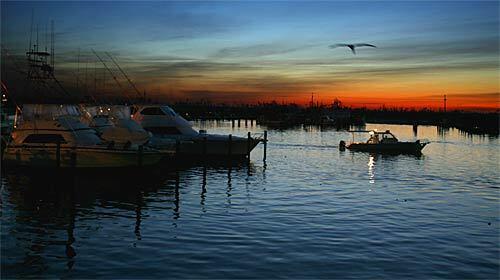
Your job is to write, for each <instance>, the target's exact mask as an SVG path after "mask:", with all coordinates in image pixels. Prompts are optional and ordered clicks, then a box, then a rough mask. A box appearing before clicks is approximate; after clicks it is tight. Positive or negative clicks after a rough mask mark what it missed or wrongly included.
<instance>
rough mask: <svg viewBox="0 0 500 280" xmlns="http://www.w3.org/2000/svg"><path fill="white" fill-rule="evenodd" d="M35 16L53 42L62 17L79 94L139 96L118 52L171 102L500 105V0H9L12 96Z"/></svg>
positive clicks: (67, 78) (72, 84) (140, 83)
mask: <svg viewBox="0 0 500 280" xmlns="http://www.w3.org/2000/svg"><path fill="white" fill-rule="evenodd" d="M32 13H33V15H34V20H33V26H34V31H33V32H32V34H36V29H37V28H36V27H37V26H38V34H39V45H41V46H45V45H46V44H45V42H46V41H50V40H49V39H47V38H50V37H48V36H47V34H48V33H50V32H48V31H46V30H50V21H54V25H55V42H56V43H55V64H56V70H55V71H56V76H57V77H58V79H59V80H61V82H62V84H63V85H64V86H65V88H67V89H68V91H70V92H71V93H74V94H91V95H94V96H101V95H103V96H104V95H113V94H114V95H133V94H134V90H133V88H132V87H131V86H129V85H128V84H127V82H126V80H125V78H124V77H123V75H121V74H119V69H118V68H117V67H116V66H115V65H114V64H113V63H112V62H111V61H110V59H109V58H108V57H107V56H106V55H105V52H108V53H110V54H111V55H112V56H113V57H114V58H115V59H116V61H117V62H118V63H119V65H120V66H121V67H122V68H123V70H124V71H125V72H126V73H127V75H128V76H129V77H130V78H131V80H133V82H134V83H135V85H136V86H137V88H139V90H140V91H145V92H146V93H147V95H148V97H151V98H158V99H162V100H165V101H171V102H175V101H179V100H209V101H212V102H224V103H256V102H268V101H273V100H274V101H277V102H280V103H281V102H285V103H290V102H295V103H300V104H307V103H308V102H309V101H310V99H311V96H312V95H313V96H314V100H315V101H317V102H321V103H324V104H328V103H331V102H332V101H333V99H334V98H339V99H340V100H341V101H342V102H343V103H344V104H347V105H349V106H354V107H362V106H366V107H375V108H376V107H380V106H386V107H407V108H422V107H428V108H435V109H437V108H440V107H442V104H443V101H442V100H443V95H444V94H446V95H447V100H448V101H447V102H448V103H447V105H448V108H457V109H471V110H476V109H493V110H498V109H499V106H500V95H499V92H500V89H499V87H500V85H499V78H500V75H499V40H500V35H499V24H500V23H499V2H498V1H482V2H481V1H470V2H469V1H459V2H454V1H444V2H438V1H418V2H412V1H387V2H382V1H345V2H341V1H322V2H311V1H308V2H300V1H278V2H269V1H262V2H257V1H245V2H237V1H223V2H215V1H210V2H203V1H195V2H188V1H182V2H141V1H132V2H90V1H85V2H17V1H15V2H5V1H2V2H1V41H2V47H3V48H4V50H7V51H8V55H5V53H6V52H5V51H4V52H2V80H3V81H5V83H6V84H7V86H8V87H9V88H11V90H10V91H11V92H15V91H16V89H19V90H18V91H19V92H22V90H21V89H20V88H21V87H20V86H19V82H18V81H17V80H18V79H17V80H16V79H15V78H14V77H16V74H15V73H13V72H15V71H14V70H16V67H14V66H15V65H17V66H19V65H22V61H23V60H24V58H23V56H24V53H25V52H26V51H27V49H28V46H29V40H30V25H31V17H32ZM32 36H33V37H36V35H32ZM33 40H34V39H33ZM337 43H370V44H373V45H376V46H377V48H370V47H362V48H358V49H357V53H356V54H355V55H354V54H353V53H352V52H351V51H350V50H349V49H348V48H345V47H339V48H330V47H329V46H330V45H332V44H337ZM92 50H95V51H96V52H97V53H98V54H99V56H100V57H101V58H102V59H103V60H104V61H105V63H106V65H107V66H108V67H109V68H110V69H111V71H112V72H113V73H114V75H115V76H116V77H117V78H118V79H119V83H120V84H121V87H120V86H118V84H117V83H115V82H114V81H113V79H112V76H111V74H110V73H109V72H108V71H106V70H105V68H104V66H103V64H102V63H100V62H99V60H98V59H97V58H96V56H95V55H94V54H93V53H92ZM16 61H17V62H16ZM16 81H17V82H16ZM19 94H27V93H25V92H23V93H19Z"/></svg>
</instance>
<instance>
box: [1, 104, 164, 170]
mask: <svg viewBox="0 0 500 280" xmlns="http://www.w3.org/2000/svg"><path fill="white" fill-rule="evenodd" d="M22 110H23V111H22V115H21V117H20V118H19V120H20V121H19V122H18V123H16V124H15V126H14V130H13V132H12V135H11V140H10V141H9V142H8V143H7V145H6V148H5V150H4V153H3V162H4V163H5V164H6V165H16V166H28V167H76V168H102V167H135V166H149V165H154V164H157V163H159V162H160V160H161V159H162V158H164V157H165V156H172V155H173V154H174V151H173V150H170V151H169V150H163V151H161V152H160V151H158V150H154V149H152V148H148V147H145V146H142V145H140V146H137V147H134V146H128V147H116V146H115V145H112V143H109V142H105V141H103V140H102V139H101V138H99V137H98V135H97V133H96V131H95V130H94V129H92V128H90V127H89V126H87V125H86V124H84V123H82V122H81V121H80V117H81V116H80V112H79V110H78V107H77V106H75V105H53V104H26V105H24V106H23V108H22Z"/></svg>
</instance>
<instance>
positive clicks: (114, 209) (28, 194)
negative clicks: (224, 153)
mask: <svg viewBox="0 0 500 280" xmlns="http://www.w3.org/2000/svg"><path fill="white" fill-rule="evenodd" d="M131 171H132V170H131ZM255 171H256V167H255V166H254V165H253V163H248V162H241V161H240V162H225V163H219V164H215V165H214V164H211V165H191V166H184V167H183V168H178V169H164V170H160V171H158V170H156V171H147V170H144V169H139V170H138V171H136V172H124V171H123V169H119V170H117V171H115V172H111V171H109V170H107V171H106V172H102V171H96V170H87V171H75V172H65V173H63V172H58V171H54V172H53V173H51V174H48V173H47V172H48V171H47V170H44V171H43V172H42V171H33V170H26V169H8V170H5V171H3V172H2V188H3V191H6V192H8V193H10V195H9V196H8V198H7V200H6V201H3V204H4V206H5V207H7V208H6V209H12V210H10V211H12V212H13V213H9V216H11V217H12V218H13V219H15V222H13V221H11V222H9V221H4V222H6V225H7V224H10V225H13V226H12V227H6V226H5V227H3V230H4V232H3V233H2V238H4V240H3V241H2V244H11V246H16V248H18V250H17V251H18V254H11V255H10V256H9V258H10V260H6V261H5V262H4V261H3V262H2V270H3V271H4V274H2V276H4V277H7V278H17V277H21V278H22V277H23V276H26V275H31V276H35V277H36V275H39V276H42V275H46V273H47V271H46V264H47V263H50V262H51V260H50V259H53V258H54V256H55V258H56V259H58V260H59V261H61V260H62V261H64V262H65V264H66V266H67V269H68V272H69V271H71V270H72V269H73V267H74V266H75V262H77V260H78V255H79V253H80V252H79V251H80V250H84V251H85V250H86V248H82V246H83V244H86V243H85V239H87V238H88V236H85V237H82V236H80V239H79V233H80V234H82V233H81V232H82V231H83V232H85V231H88V230H90V231H92V234H97V235H102V234H105V233H103V232H102V231H106V228H109V229H111V228H114V226H113V224H115V223H120V224H123V219H124V218H125V219H126V221H125V223H127V221H129V220H130V227H129V228H130V230H132V229H133V235H130V236H134V237H135V241H134V242H133V246H134V247H135V246H136V245H137V242H139V241H140V240H142V239H143V236H142V234H141V232H142V230H143V227H144V223H145V222H146V223H147V219H148V217H149V215H150V213H149V212H148V213H144V212H145V210H144V209H148V210H149V209H151V207H155V206H151V205H149V201H150V200H151V199H152V198H154V199H153V200H157V199H158V198H161V200H162V203H161V210H162V214H164V213H165V211H164V210H167V212H169V209H170V212H171V216H170V219H168V218H167V219H166V224H165V225H167V226H168V225H172V226H173V227H177V222H178V220H179V219H181V216H182V215H181V212H182V203H181V199H182V195H183V194H184V193H186V192H189V193H193V192H194V193H196V192H198V193H199V196H200V199H199V205H200V206H199V207H200V208H201V210H202V211H203V212H205V205H204V204H205V199H206V198H207V195H208V194H209V193H210V192H211V191H212V192H213V191H215V190H214V189H212V190H210V186H207V176H211V175H212V174H213V173H221V172H223V173H226V172H227V173H226V174H227V188H224V189H223V190H222V191H223V192H225V193H227V196H228V200H229V198H230V193H231V184H232V183H231V180H232V179H231V176H232V175H231V174H232V173H233V174H234V173H239V174H238V175H237V176H239V177H242V176H248V175H252V174H254V173H255ZM193 174H198V175H200V176H199V177H197V178H193ZM207 174H208V175H207ZM193 181H197V182H200V181H201V186H200V185H197V184H196V183H193ZM4 188H5V189H4ZM218 191H220V190H218ZM228 203H230V202H228ZM7 205H8V206H7ZM169 220H170V222H169ZM99 231H101V233H99ZM34 233H35V234H34ZM33 235H34V236H33ZM83 235H88V233H86V234H83ZM57 248H59V249H57ZM4 249H5V250H11V249H12V248H3V249H2V251H3V250H4ZM19 249H20V250H19ZM87 253H88V251H87ZM52 261H53V260H52ZM27 267H29V269H27Z"/></svg>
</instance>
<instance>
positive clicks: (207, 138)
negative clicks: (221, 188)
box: [132, 105, 263, 158]
mask: <svg viewBox="0 0 500 280" xmlns="http://www.w3.org/2000/svg"><path fill="white" fill-rule="evenodd" d="M132 119H133V120H135V121H137V122H138V123H139V124H141V126H142V127H143V128H144V129H145V130H147V131H149V132H151V133H152V134H153V137H152V138H151V140H150V142H149V145H150V146H152V147H154V148H157V149H160V150H162V149H164V148H167V149H170V148H172V146H173V145H174V146H175V149H176V155H177V156H179V157H180V158H186V157H201V156H207V157H228V156H229V157H235V158H241V157H245V156H247V155H249V154H250V152H251V151H252V150H253V149H254V148H255V146H257V144H259V143H260V142H262V141H263V138H261V137H250V135H249V136H248V137H238V136H232V135H218V134H208V133H207V132H206V131H205V130H200V131H196V130H195V129H193V127H192V124H191V123H190V122H189V121H187V120H186V119H184V118H183V117H182V116H180V115H179V114H178V113H176V112H175V111H174V110H173V109H172V108H170V107H169V106H166V105H140V106H137V107H136V108H135V112H134V114H133V116H132Z"/></svg>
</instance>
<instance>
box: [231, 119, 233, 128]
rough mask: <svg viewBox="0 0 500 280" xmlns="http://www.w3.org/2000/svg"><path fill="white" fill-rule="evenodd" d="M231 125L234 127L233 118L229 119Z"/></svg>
mask: <svg viewBox="0 0 500 280" xmlns="http://www.w3.org/2000/svg"><path fill="white" fill-rule="evenodd" d="M231 127H234V119H231Z"/></svg>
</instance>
